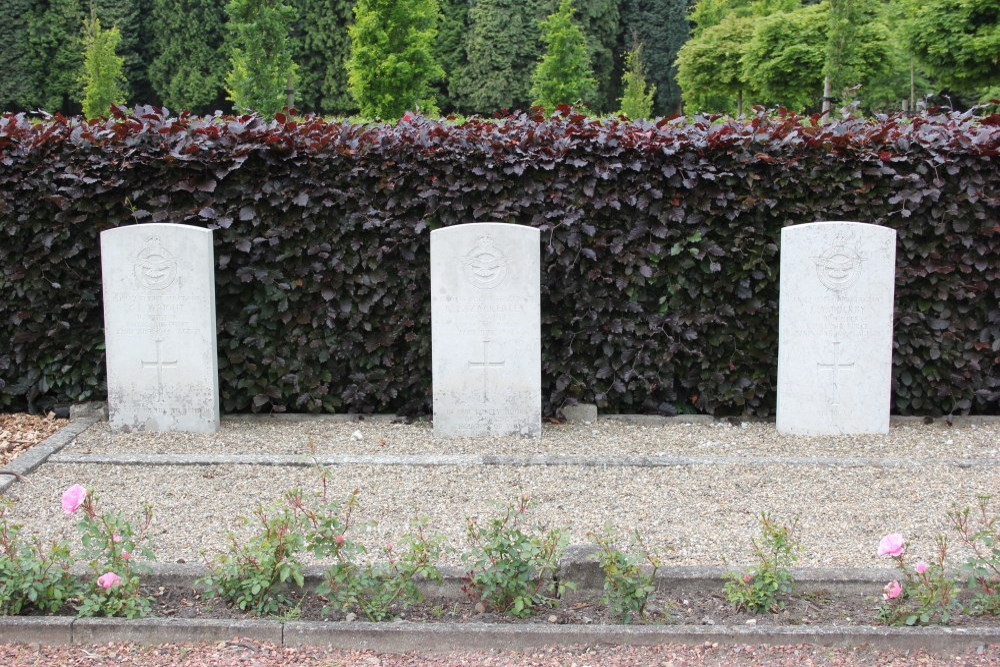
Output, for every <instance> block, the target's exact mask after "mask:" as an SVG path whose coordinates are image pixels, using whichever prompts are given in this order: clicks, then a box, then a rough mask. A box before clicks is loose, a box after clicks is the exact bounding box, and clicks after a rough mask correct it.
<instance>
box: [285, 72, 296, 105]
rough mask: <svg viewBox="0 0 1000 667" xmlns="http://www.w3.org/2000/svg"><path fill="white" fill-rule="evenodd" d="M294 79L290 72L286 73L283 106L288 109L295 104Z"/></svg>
mask: <svg viewBox="0 0 1000 667" xmlns="http://www.w3.org/2000/svg"><path fill="white" fill-rule="evenodd" d="M294 86H295V80H294V79H293V78H292V73H291V72H289V73H288V79H287V80H286V83H285V106H286V107H288V108H289V109H291V108H293V107H294V106H295V87H294Z"/></svg>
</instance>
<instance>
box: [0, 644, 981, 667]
mask: <svg viewBox="0 0 1000 667" xmlns="http://www.w3.org/2000/svg"><path fill="white" fill-rule="evenodd" d="M0 664H3V665H5V666H9V667H29V666H31V667H99V666H100V667H104V666H106V667H118V666H120V665H141V666H143V667H174V666H175V665H184V666H185V667H224V666H225V667H229V666H236V665H253V666H254V667H293V666H296V667H333V666H334V665H337V666H342V667H404V666H406V667H412V666H415V665H424V666H427V667H464V666H466V665H482V666H483V667H508V666H509V667H599V666H600V667H640V666H641V667H694V666H696V665H697V666H701V667H724V666H725V667H729V666H733V665H744V666H746V667H811V666H814V667H826V666H833V665H837V666H839V667H913V666H915V665H920V666H921V667H944V666H945V665H956V666H961V667H997V666H998V665H1000V647H998V646H989V647H981V648H980V649H978V650H971V651H968V652H966V653H963V654H959V655H955V656H948V657H942V656H934V655H929V654H927V653H925V652H923V651H916V652H914V651H902V650H898V649H883V650H880V649H877V648H873V647H862V648H853V649H852V648H825V647H817V646H809V645H801V644H800V645H792V646H749V645H742V646H719V645H711V644H708V645H700V646H678V645H675V644H667V645H661V646H650V647H599V648H591V647H578V648H567V649H551V650H547V651H532V652H493V651H489V652H479V653H473V652H463V653H451V654H444V655H434V656H428V655H422V656H416V655H392V654H386V653H374V652H371V651H340V650H331V649H322V648H305V649H292V648H284V649H283V648H280V647H275V646H270V645H268V644H257V643H255V642H250V641H246V640H243V641H231V642H220V643H219V644H216V645H212V646H200V647H194V648H192V647H190V646H187V645H185V646H176V645H165V646H159V647H148V648H144V647H138V646H134V645H130V644H106V645H103V646H92V647H79V646H73V647H39V646H37V645H33V646H11V645H8V646H4V645H0Z"/></svg>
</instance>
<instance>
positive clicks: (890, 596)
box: [882, 581, 903, 600]
mask: <svg viewBox="0 0 1000 667" xmlns="http://www.w3.org/2000/svg"><path fill="white" fill-rule="evenodd" d="M902 592H903V585H902V584H900V583H899V582H898V581H890V582H889V583H887V584H886V585H885V587H884V588H883V589H882V599H883V600H895V599H896V598H898V597H899V596H900V594H901V593H902Z"/></svg>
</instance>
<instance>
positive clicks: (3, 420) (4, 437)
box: [0, 413, 69, 467]
mask: <svg viewBox="0 0 1000 667" xmlns="http://www.w3.org/2000/svg"><path fill="white" fill-rule="evenodd" d="M67 424H69V420H67V419H57V418H56V417H55V415H54V414H52V413H50V414H48V415H46V416H37V415H26V414H21V413H17V414H2V413H0V467H3V466H6V465H7V464H8V463H10V462H11V461H13V460H14V459H15V458H17V456H18V454H20V453H21V452H24V451H25V450H27V449H30V448H31V447H32V446H34V445H36V444H38V443H39V442H41V441H42V440H44V439H45V438H47V437H49V436H50V435H52V434H53V433H55V432H56V431H58V430H59V429H61V428H62V427H63V426H66V425H67Z"/></svg>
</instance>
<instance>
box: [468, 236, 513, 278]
mask: <svg viewBox="0 0 1000 667" xmlns="http://www.w3.org/2000/svg"><path fill="white" fill-rule="evenodd" d="M462 263H463V266H464V268H465V276H466V278H468V279H469V282H471V283H472V284H473V285H474V286H475V287H478V288H480V289H491V288H493V287H496V286H497V285H499V284H500V283H502V282H503V280H504V278H506V277H507V269H508V262H507V257H506V255H504V254H503V251H501V250H500V248H498V247H497V245H496V242H495V241H494V240H493V237H491V236H481V237H479V240H478V241H477V242H476V245H475V246H474V247H473V248H472V250H470V251H469V252H467V253H466V254H465V258H464V259H463V262H462Z"/></svg>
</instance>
